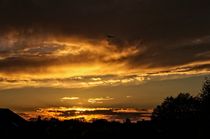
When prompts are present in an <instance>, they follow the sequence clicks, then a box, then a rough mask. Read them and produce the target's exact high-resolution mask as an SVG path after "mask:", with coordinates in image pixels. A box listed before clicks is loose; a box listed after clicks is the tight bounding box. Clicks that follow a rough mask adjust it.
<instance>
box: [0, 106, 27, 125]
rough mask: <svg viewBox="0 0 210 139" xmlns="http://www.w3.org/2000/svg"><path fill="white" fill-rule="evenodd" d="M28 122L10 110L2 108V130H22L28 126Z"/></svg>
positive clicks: (0, 113)
mask: <svg viewBox="0 0 210 139" xmlns="http://www.w3.org/2000/svg"><path fill="white" fill-rule="evenodd" d="M26 123H27V122H26V120H24V119H23V118H22V117H20V116H19V115H18V114H16V113H14V112H12V111H11V110H9V109H4V108H0V128H1V129H5V128H6V129H14V128H21V127H22V126H24V125H25V124H26Z"/></svg>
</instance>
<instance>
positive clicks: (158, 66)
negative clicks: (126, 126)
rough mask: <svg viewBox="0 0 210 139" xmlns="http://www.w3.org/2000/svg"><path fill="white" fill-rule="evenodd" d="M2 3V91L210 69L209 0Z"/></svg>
mask: <svg viewBox="0 0 210 139" xmlns="http://www.w3.org/2000/svg"><path fill="white" fill-rule="evenodd" d="M0 9H1V12H0V20H1V22H0V36H1V37H0V82H1V84H0V86H1V89H7V88H16V87H25V86H32V87H43V86H45V87H58V86H60V87H65V88H78V87H91V86H97V85H110V84H115V85H116V84H129V83H134V84H136V83H142V81H147V80H149V79H153V78H155V79H156V78H160V77H161V78H170V77H171V76H178V75H186V76H192V75H197V74H208V73H209V71H210V68H209V67H210V28H209V24H210V18H209V13H210V2H209V1H208V0H202V1H197V0H186V1H183V0H171V1H167V0H158V1H154V0H132V1H130V0H114V1H113V0H102V1H98V0H86V1H82V0H69V1H66V0H60V1H57V0H22V1H16V0H0ZM180 77H181V76H180Z"/></svg>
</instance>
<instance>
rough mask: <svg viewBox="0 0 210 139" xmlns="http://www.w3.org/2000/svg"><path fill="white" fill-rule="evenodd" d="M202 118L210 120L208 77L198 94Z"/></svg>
mask: <svg viewBox="0 0 210 139" xmlns="http://www.w3.org/2000/svg"><path fill="white" fill-rule="evenodd" d="M200 102H201V113H202V117H205V119H206V118H207V119H209V120H210V77H206V79H205V81H204V84H203V88H202V90H201V94H200Z"/></svg>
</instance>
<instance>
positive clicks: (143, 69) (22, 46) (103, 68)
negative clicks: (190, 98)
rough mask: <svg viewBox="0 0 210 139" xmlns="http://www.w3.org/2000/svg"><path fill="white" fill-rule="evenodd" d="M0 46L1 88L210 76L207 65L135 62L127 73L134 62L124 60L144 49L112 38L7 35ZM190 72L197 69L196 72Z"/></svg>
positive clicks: (98, 83)
mask: <svg viewBox="0 0 210 139" xmlns="http://www.w3.org/2000/svg"><path fill="white" fill-rule="evenodd" d="M0 43H3V44H1V46H2V47H1V49H0V52H1V51H2V55H1V56H0V78H1V84H0V87H1V89H10V88H23V87H52V88H88V87H96V86H113V85H131V84H133V85H136V84H142V83H144V82H146V81H149V80H153V79H160V80H164V79H169V78H182V77H184V76H191V75H198V74H199V75H201V74H208V73H210V71H209V69H208V67H207V65H210V62H209V60H203V61H195V62H190V63H184V64H182V65H180V66H179V67H177V66H170V67H167V66H166V67H161V66H159V67H158V66H157V67H150V66H147V64H150V63H142V64H141V63H139V64H138V65H136V67H134V68H133V66H134V65H135V63H130V62H132V61H130V60H131V59H135V57H140V56H141V55H144V54H145V53H146V52H147V49H148V48H147V47H146V46H145V44H142V43H141V41H136V42H134V43H128V42H127V41H126V40H125V41H119V40H115V38H112V39H107V38H98V39H89V38H85V37H81V36H80V37H79V36H64V35H61V36H55V35H54V36H53V35H40V34H39V35H31V36H25V34H21V33H20V32H18V31H11V32H9V33H7V34H4V35H3V36H2V37H1V41H0ZM205 54H206V53H202V56H203V55H205ZM198 56H200V53H199V54H198ZM131 65H132V66H131ZM6 67H7V68H6ZM196 67H197V68H199V67H200V68H202V69H201V70H196ZM205 67H207V68H205ZM110 75H111V76H110Z"/></svg>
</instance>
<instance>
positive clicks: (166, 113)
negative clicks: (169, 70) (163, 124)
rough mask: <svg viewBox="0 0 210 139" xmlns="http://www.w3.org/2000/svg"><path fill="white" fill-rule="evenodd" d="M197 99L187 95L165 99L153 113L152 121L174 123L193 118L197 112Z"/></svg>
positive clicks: (182, 94)
mask: <svg viewBox="0 0 210 139" xmlns="http://www.w3.org/2000/svg"><path fill="white" fill-rule="evenodd" d="M198 104H199V101H198V98H197V97H193V96H191V95H190V94H189V93H180V94H179V95H178V96H177V97H175V98H174V97H167V98H166V99H165V100H164V102H163V103H162V104H161V105H158V106H157V107H156V108H155V109H154V111H153V113H152V117H151V118H152V120H161V121H167V120H170V121H172V120H173V121H174V120H186V119H192V118H195V116H196V113H197V111H198Z"/></svg>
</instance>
